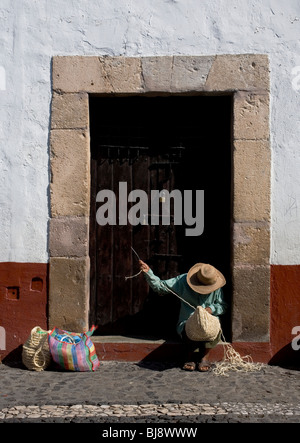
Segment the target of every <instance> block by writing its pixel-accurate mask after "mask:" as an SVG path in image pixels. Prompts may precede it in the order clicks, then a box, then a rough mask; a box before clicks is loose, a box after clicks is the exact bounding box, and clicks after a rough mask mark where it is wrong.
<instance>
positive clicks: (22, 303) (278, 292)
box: [0, 263, 300, 367]
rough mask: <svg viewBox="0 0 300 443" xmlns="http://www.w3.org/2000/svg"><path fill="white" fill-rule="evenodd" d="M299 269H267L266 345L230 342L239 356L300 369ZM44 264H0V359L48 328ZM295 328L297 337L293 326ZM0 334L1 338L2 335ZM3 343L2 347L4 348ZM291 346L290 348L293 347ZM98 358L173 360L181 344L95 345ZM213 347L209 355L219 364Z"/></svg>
mask: <svg viewBox="0 0 300 443" xmlns="http://www.w3.org/2000/svg"><path fill="white" fill-rule="evenodd" d="M299 288H300V265H295V266H281V265H273V266H271V318H270V338H271V340H270V343H241V342H236V343H233V344H232V345H233V347H234V349H235V350H236V351H237V352H239V353H240V354H241V355H251V357H252V359H253V361H255V362H262V363H271V364H288V365H296V366H297V367H300V349H299V350H297V346H298V347H299V348H300V297H299V291H300V290H299ZM47 294H48V265H47V264H37V263H0V358H2V360H3V359H4V358H6V359H19V358H20V355H21V349H22V344H23V343H24V342H25V341H26V340H27V338H28V336H29V334H30V331H31V329H32V328H33V327H34V326H40V327H42V328H43V329H47V328H48V326H47ZM296 326H299V329H298V331H299V332H298V335H299V339H298V338H297V335H295V334H293V328H295V327H296ZM3 334H5V337H4V335H3ZM4 339H5V349H4V347H3V343H4ZM292 344H294V345H296V348H295V346H294V349H293V347H292ZM95 345H96V350H97V353H98V356H99V358H100V360H119V361H140V360H143V359H148V360H153V361H154V360H169V361H170V360H173V361H174V360H178V359H179V358H180V355H182V351H183V349H182V345H180V344H167V343H165V344H155V343H153V344H152V343H104V344H103V343H95ZM223 355H224V348H223V346H222V345H218V346H217V347H216V348H215V349H213V350H211V351H210V355H209V357H210V358H211V359H212V360H213V361H216V360H221V359H222V358H223Z"/></svg>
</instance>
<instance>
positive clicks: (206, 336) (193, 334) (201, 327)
mask: <svg viewBox="0 0 300 443" xmlns="http://www.w3.org/2000/svg"><path fill="white" fill-rule="evenodd" d="M220 329H221V325H220V320H219V319H218V317H215V316H214V315H211V314H210V313H209V312H207V311H206V310H205V309H204V308H202V306H197V308H196V309H195V311H194V312H193V314H192V315H191V316H190V317H189V318H188V320H187V322H186V324H185V332H186V335H187V336H188V338H189V339H190V340H193V341H214V340H215V339H216V338H217V336H218V334H219V332H220Z"/></svg>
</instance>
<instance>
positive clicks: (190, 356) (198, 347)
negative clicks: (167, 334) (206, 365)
mask: <svg viewBox="0 0 300 443" xmlns="http://www.w3.org/2000/svg"><path fill="white" fill-rule="evenodd" d="M182 341H183V344H184V346H185V357H184V364H183V369H185V370H186V371H194V370H195V369H196V367H197V365H198V364H199V361H200V359H201V357H202V355H203V353H204V352H205V348H204V342H196V341H193V340H190V339H189V338H188V337H187V335H186V332H185V330H183V333H182Z"/></svg>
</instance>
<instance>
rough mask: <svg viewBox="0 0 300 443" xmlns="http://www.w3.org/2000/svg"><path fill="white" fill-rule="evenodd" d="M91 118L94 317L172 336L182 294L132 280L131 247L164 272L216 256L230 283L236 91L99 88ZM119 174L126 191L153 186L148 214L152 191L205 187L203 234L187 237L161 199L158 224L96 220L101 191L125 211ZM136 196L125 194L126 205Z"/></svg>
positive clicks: (118, 328)
mask: <svg viewBox="0 0 300 443" xmlns="http://www.w3.org/2000/svg"><path fill="white" fill-rule="evenodd" d="M195 105H197V106H196V107H195ZM103 109H105V113H104V112H103ZM195 109H197V112H196V113H195V111H194V110H195ZM100 110H101V111H100ZM129 110H130V111H129ZM90 120H91V181H92V183H91V221H90V231H91V232H90V258H91V306H90V311H91V315H90V317H91V322H93V323H96V324H97V325H98V333H100V334H123V335H126V334H127V335H144V336H145V335H155V336H160V337H166V336H173V335H174V334H175V329H176V322H177V317H178V310H179V302H178V300H177V299H176V298H175V297H174V296H172V295H170V296H169V295H168V296H164V297H159V296H158V295H157V294H154V293H153V292H152V291H151V290H149V288H148V285H147V284H146V282H145V280H144V278H143V275H139V276H138V277H136V278H132V279H128V280H127V281H125V276H132V275H134V274H136V273H137V272H138V271H139V265H138V260H137V258H136V256H135V254H134V253H133V252H132V250H131V246H132V247H133V248H134V249H135V250H136V251H137V253H138V254H139V255H140V257H141V258H142V259H143V260H144V261H146V262H147V263H148V264H149V265H150V266H151V268H152V269H153V271H154V273H155V274H156V275H158V276H159V277H160V278H162V279H167V278H171V277H174V276H176V275H179V274H180V273H183V272H187V271H188V269H189V268H190V267H191V266H192V265H193V264H194V263H196V262H198V261H203V262H207V263H211V264H213V265H215V266H216V267H218V268H219V269H220V270H221V271H222V272H224V274H225V275H226V277H227V280H228V282H229V285H228V290H229V291H230V247H231V140H230V129H231V126H230V122H231V99H230V97H180V96H179V97H111V98H104V97H94V98H93V97H92V98H91V100H90ZM215 126H217V130H216V128H215ZM120 182H126V183H127V193H128V194H129V193H130V191H131V190H135V189H141V190H144V191H145V192H146V194H147V195H148V201H149V207H148V213H147V214H144V215H146V216H148V218H149V223H150V220H151V219H150V209H151V206H150V204H151V190H159V191H161V190H162V189H166V190H168V191H169V192H171V191H172V190H174V189H179V190H181V191H182V193H183V191H184V190H193V192H195V191H196V190H197V189H198V190H202V189H203V190H204V195H205V212H204V218H205V220H204V221H205V227H204V232H203V234H202V235H200V236H198V237H187V236H186V232H185V229H186V226H184V225H183V226H178V225H174V219H173V217H172V214H173V210H172V208H171V219H170V222H171V223H170V225H164V224H163V222H162V206H163V204H164V203H163V202H161V203H160V207H159V214H158V215H159V220H160V222H159V225H158V226H157V225H151V224H149V225H143V224H141V225H137V226H131V225H130V224H129V223H128V224H127V225H124V226H123V225H118V224H117V225H116V226H109V225H106V226H99V225H98V224H97V223H96V222H95V219H96V211H97V208H98V207H99V203H96V195H97V192H99V191H100V190H102V189H110V190H113V191H114V192H115V195H116V197H117V220H118V216H119V213H118V208H119V183H120ZM171 202H172V200H171ZM194 203H195V202H194ZM132 205H133V204H132V203H128V202H127V201H126V199H121V206H122V208H124V209H123V210H124V211H125V208H126V206H127V210H129V208H130V207H131V206H132ZM229 296H230V294H229Z"/></svg>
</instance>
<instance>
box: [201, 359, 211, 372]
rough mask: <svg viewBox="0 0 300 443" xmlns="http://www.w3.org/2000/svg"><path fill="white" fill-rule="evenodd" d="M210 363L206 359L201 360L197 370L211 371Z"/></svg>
mask: <svg viewBox="0 0 300 443" xmlns="http://www.w3.org/2000/svg"><path fill="white" fill-rule="evenodd" d="M211 368H212V364H211V362H210V361H208V360H202V361H201V362H200V363H198V370H199V371H200V372H209V371H211Z"/></svg>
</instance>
